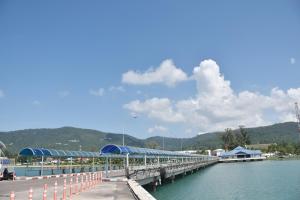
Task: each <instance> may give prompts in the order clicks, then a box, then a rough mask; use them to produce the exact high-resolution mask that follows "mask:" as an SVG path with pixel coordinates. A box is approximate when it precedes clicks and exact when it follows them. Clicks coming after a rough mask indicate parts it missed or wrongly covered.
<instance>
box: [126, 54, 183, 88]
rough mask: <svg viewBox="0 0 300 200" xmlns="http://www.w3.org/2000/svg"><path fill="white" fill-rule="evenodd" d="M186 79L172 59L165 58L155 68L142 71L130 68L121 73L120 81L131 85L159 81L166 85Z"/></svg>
mask: <svg viewBox="0 0 300 200" xmlns="http://www.w3.org/2000/svg"><path fill="white" fill-rule="evenodd" d="M187 79H188V77H187V75H186V73H184V72H183V71H182V70H181V69H180V68H177V67H176V66H175V64H174V63H173V61H172V60H165V61H163V62H162V63H161V64H160V66H159V67H157V68H156V69H152V68H150V69H148V70H147V71H146V72H144V73H140V72H136V71H132V70H131V71H128V72H126V73H124V74H123V75H122V82H123V83H127V84H132V85H149V84H154V83H161V84H165V85H167V86H175V85H176V84H177V83H179V82H182V81H186V80H187Z"/></svg>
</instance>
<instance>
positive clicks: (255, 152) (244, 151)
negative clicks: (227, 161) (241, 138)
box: [221, 146, 261, 158]
mask: <svg viewBox="0 0 300 200" xmlns="http://www.w3.org/2000/svg"><path fill="white" fill-rule="evenodd" d="M234 155H253V156H257V155H261V151H260V150H249V149H245V148H243V147H240V146H238V147H236V148H235V149H233V150H231V151H228V152H224V153H222V154H221V157H223V158H224V157H230V156H234Z"/></svg>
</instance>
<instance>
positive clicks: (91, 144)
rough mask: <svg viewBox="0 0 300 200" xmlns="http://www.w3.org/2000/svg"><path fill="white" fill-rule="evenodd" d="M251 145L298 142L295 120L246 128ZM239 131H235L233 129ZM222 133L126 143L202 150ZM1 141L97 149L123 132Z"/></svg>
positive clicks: (69, 131)
mask: <svg viewBox="0 0 300 200" xmlns="http://www.w3.org/2000/svg"><path fill="white" fill-rule="evenodd" d="M246 130H247V132H248V134H249V136H250V139H251V142H252V143H253V144H259V143H260V144H263V143H282V142H286V143H293V142H295V141H299V131H298V128H297V124H296V123H295V122H286V123H280V124H274V125H271V126H264V127H256V128H247V129H246ZM235 131H238V130H235ZM222 133H223V132H214V133H205V134H202V135H197V136H195V137H192V138H170V137H165V138H162V137H159V136H156V137H150V138H147V139H138V138H135V137H132V136H130V135H125V144H126V145H129V146H136V147H151V148H162V146H163V140H164V144H165V149H167V150H180V149H181V147H182V149H205V148H210V149H213V148H219V147H221V146H222V141H221V140H220V136H221V134H222ZM0 141H2V142H4V143H5V144H6V146H7V148H8V150H9V151H11V152H15V153H17V152H19V150H20V149H22V148H24V147H28V146H30V147H44V148H54V149H68V150H79V149H80V145H81V147H82V150H86V151H99V149H100V147H102V146H104V145H105V144H122V134H115V133H106V132H101V131H96V130H91V129H81V128H74V127H62V128H56V129H26V130H18V131H9V132H0Z"/></svg>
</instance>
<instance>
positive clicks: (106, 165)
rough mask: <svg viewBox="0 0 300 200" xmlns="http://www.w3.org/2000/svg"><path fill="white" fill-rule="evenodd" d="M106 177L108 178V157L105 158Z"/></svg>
mask: <svg viewBox="0 0 300 200" xmlns="http://www.w3.org/2000/svg"><path fill="white" fill-rule="evenodd" d="M105 177H106V178H108V157H107V156H106V157H105Z"/></svg>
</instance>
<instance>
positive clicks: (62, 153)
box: [19, 147, 100, 158]
mask: <svg viewBox="0 0 300 200" xmlns="http://www.w3.org/2000/svg"><path fill="white" fill-rule="evenodd" d="M19 155H20V156H38V157H41V156H44V157H74V158H90V157H99V156H100V155H99V153H98V152H88V151H67V150H56V149H44V148H30V147H27V148H24V149H22V150H21V151H20V153H19Z"/></svg>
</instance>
